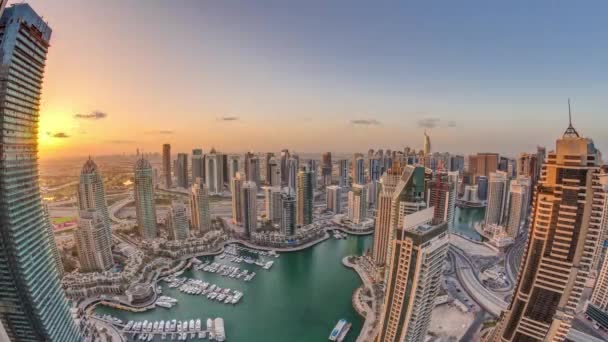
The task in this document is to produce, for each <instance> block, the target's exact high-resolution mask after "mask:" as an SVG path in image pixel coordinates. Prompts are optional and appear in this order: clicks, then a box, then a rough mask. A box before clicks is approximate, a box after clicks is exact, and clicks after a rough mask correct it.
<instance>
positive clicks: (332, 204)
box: [325, 185, 342, 214]
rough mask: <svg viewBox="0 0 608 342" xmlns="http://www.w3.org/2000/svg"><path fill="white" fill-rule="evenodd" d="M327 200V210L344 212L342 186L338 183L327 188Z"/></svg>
mask: <svg viewBox="0 0 608 342" xmlns="http://www.w3.org/2000/svg"><path fill="white" fill-rule="evenodd" d="M325 200H326V203H327V210H329V211H331V212H332V213H334V214H340V213H341V212H342V188H341V187H339V186H337V185H330V186H328V187H327V188H326V190H325Z"/></svg>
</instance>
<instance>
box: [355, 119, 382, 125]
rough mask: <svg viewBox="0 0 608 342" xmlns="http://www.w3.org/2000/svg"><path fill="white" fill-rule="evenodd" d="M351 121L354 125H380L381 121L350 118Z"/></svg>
mask: <svg viewBox="0 0 608 342" xmlns="http://www.w3.org/2000/svg"><path fill="white" fill-rule="evenodd" d="M350 123H351V124H353V125H362V126H375V125H379V124H380V121H378V120H376V119H370V120H366V119H356V120H350Z"/></svg>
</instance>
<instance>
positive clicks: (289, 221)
mask: <svg viewBox="0 0 608 342" xmlns="http://www.w3.org/2000/svg"><path fill="white" fill-rule="evenodd" d="M281 208H282V212H281V232H282V233H283V234H284V235H286V236H294V235H295V234H296V199H295V197H294V196H293V195H292V194H291V193H290V192H287V193H283V194H282V196H281Z"/></svg>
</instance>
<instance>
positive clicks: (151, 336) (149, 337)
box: [147, 334, 154, 342]
mask: <svg viewBox="0 0 608 342" xmlns="http://www.w3.org/2000/svg"><path fill="white" fill-rule="evenodd" d="M153 338H154V334H149V335H148V339H147V341H148V342H150V341H152V339H153Z"/></svg>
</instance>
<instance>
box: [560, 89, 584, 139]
mask: <svg viewBox="0 0 608 342" xmlns="http://www.w3.org/2000/svg"><path fill="white" fill-rule="evenodd" d="M564 137H571V138H574V137H576V138H578V137H580V135H578V132H577V131H576V129H574V126H572V109H571V107H570V98H568V128H566V132H564Z"/></svg>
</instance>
